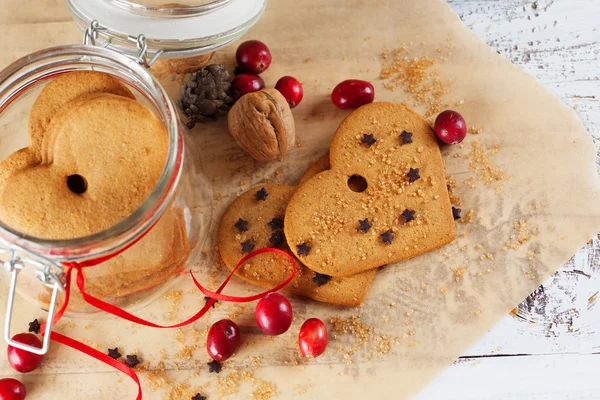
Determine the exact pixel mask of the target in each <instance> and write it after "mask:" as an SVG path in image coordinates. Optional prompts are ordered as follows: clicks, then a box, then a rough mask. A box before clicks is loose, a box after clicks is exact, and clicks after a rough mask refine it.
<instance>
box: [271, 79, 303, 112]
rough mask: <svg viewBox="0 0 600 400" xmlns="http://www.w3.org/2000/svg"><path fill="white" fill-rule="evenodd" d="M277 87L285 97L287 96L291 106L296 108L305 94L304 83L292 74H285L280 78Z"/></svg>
mask: <svg viewBox="0 0 600 400" xmlns="http://www.w3.org/2000/svg"><path fill="white" fill-rule="evenodd" d="M275 89H277V90H279V92H281V94H282V95H283V97H285V99H286V100H287V102H288V104H289V105H290V108H294V107H296V106H297V105H298V104H300V102H301V101H302V97H303V96H304V90H302V85H301V84H300V82H298V80H297V79H296V78H293V77H291V76H284V77H283V78H281V79H280V80H278V81H277V84H276V85H275Z"/></svg>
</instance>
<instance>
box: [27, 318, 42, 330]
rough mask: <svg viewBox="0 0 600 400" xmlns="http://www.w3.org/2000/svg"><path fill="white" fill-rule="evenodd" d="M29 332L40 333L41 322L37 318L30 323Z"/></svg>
mask: <svg viewBox="0 0 600 400" xmlns="http://www.w3.org/2000/svg"><path fill="white" fill-rule="evenodd" d="M29 332H33V333H40V321H38V320H37V318H36V319H34V320H33V321H31V322H30V323H29Z"/></svg>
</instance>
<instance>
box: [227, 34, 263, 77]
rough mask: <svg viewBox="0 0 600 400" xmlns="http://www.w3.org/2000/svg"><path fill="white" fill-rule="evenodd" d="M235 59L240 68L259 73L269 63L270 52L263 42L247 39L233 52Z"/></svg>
mask: <svg viewBox="0 0 600 400" xmlns="http://www.w3.org/2000/svg"><path fill="white" fill-rule="evenodd" d="M235 60H236V61H237V64H238V66H239V67H240V68H241V69H242V70H244V71H246V72H250V73H253V74H260V73H262V72H264V71H265V70H266V69H267V68H269V65H271V52H270V51H269V48H268V47H267V45H266V44H264V43H263V42H261V41H259V40H248V41H247V42H244V43H242V44H240V47H238V49H237V51H236V52H235Z"/></svg>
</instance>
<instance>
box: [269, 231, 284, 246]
mask: <svg viewBox="0 0 600 400" xmlns="http://www.w3.org/2000/svg"><path fill="white" fill-rule="evenodd" d="M283 241H284V238H283V233H282V232H281V231H277V232H273V234H272V235H271V238H270V239H269V243H271V244H272V245H273V246H275V247H277V246H279V245H280V244H281V243H283Z"/></svg>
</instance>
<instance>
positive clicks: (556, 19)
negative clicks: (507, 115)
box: [417, 0, 600, 400]
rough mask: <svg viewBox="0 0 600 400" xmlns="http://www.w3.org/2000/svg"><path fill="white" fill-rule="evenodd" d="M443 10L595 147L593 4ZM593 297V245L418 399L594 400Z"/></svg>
mask: <svg viewBox="0 0 600 400" xmlns="http://www.w3.org/2000/svg"><path fill="white" fill-rule="evenodd" d="M448 3H450V5H451V6H452V8H453V9H454V10H455V11H456V12H457V13H458V14H459V15H460V17H461V19H462V20H463V21H464V23H465V24H466V25H467V26H469V27H470V28H471V29H472V30H473V31H474V32H475V33H477V34H478V35H479V37H481V38H482V39H483V40H484V41H485V42H487V43H488V44H489V45H490V46H492V47H493V48H494V49H496V50H497V51H498V52H499V53H500V54H502V55H503V56H505V57H506V58H507V59H509V60H510V61H512V62H513V63H515V64H516V65H518V66H519V67H521V68H523V69H524V70H525V71H527V72H528V73H530V74H531V75H533V76H535V77H536V78H537V79H538V80H539V81H540V82H541V83H542V84H543V85H544V86H545V87H546V88H548V89H550V90H551V91H552V92H554V93H555V95H556V96H558V97H559V98H560V99H562V100H563V101H564V102H565V103H567V104H568V105H569V106H571V107H573V108H574V109H575V110H577V112H578V113H579V115H580V117H581V118H582V119H583V121H584V123H585V125H586V127H587V129H588V131H589V132H590V133H591V134H592V135H593V137H594V141H595V142H596V146H597V147H598V145H599V144H600V23H599V22H598V21H600V0H541V1H532V0H448ZM597 164H598V165H599V166H600V158H599V159H598V161H597ZM599 170H600V168H599ZM599 290H600V239H598V238H595V239H594V240H593V241H592V242H591V243H590V244H588V245H587V246H586V248H584V249H582V250H581V251H579V252H578V253H577V255H576V256H575V257H573V259H572V260H571V261H570V262H569V263H568V264H567V265H565V266H564V267H563V268H562V269H561V270H560V271H559V272H558V273H557V274H556V275H555V276H554V277H553V278H551V279H550V280H549V281H548V282H547V283H546V284H545V285H544V286H543V287H542V288H540V289H538V290H537V291H536V293H534V294H533V295H532V296H530V297H529V298H528V299H527V301H525V302H523V303H522V304H521V305H520V306H519V312H518V314H517V315H515V316H511V315H507V316H506V318H505V319H504V320H503V321H502V322H500V323H499V324H498V325H497V326H496V327H494V328H493V329H492V330H491V331H490V332H489V333H488V334H487V335H486V336H485V337H484V338H482V339H481V340H480V341H479V343H477V344H476V345H474V346H473V347H472V348H471V349H470V350H469V351H467V352H466V353H465V354H464V355H463V357H461V359H460V360H458V361H457V362H456V363H455V364H454V365H453V366H452V367H450V368H449V369H447V370H446V371H445V372H444V373H443V374H442V375H441V376H439V377H438V378H437V379H436V380H435V382H434V383H432V384H431V385H430V386H429V387H428V388H427V389H425V390H424V391H423V392H422V393H421V394H420V395H419V396H418V397H417V399H418V400H429V399H448V400H450V399H457V400H458V399H460V400H471V399H473V400H492V399H502V400H504V399H528V400H559V399H560V400H571V399H590V400H591V399H600V380H599V379H598V378H597V371H599V370H600V325H599V324H600V306H598V304H597V303H598V302H597V301H595V298H596V297H597V295H596V293H598V291H599ZM595 295H596V296H595Z"/></svg>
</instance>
